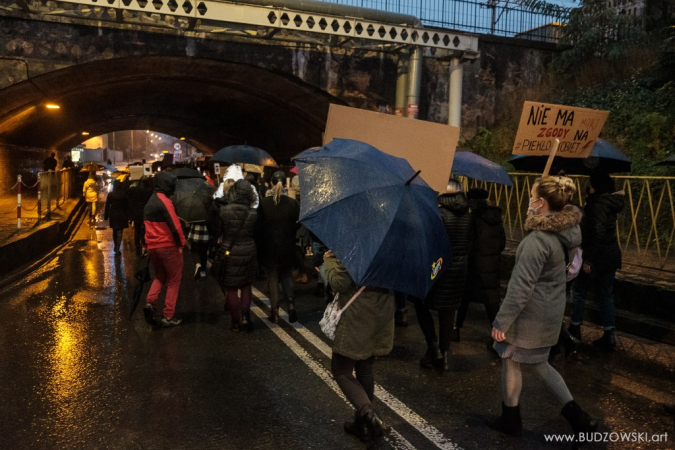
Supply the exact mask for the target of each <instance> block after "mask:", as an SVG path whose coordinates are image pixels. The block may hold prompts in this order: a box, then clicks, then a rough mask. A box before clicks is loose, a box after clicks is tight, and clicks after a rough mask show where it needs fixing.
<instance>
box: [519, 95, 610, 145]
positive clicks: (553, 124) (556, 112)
mask: <svg viewBox="0 0 675 450" xmlns="http://www.w3.org/2000/svg"><path fill="white" fill-rule="evenodd" d="M608 116H609V111H601V110H597V109H588V108H578V107H575V106H566V105H553V104H549V103H537V102H529V101H526V102H525V104H524V105H523V112H522V114H521V115H520V124H519V125H518V134H516V140H515V142H514V144H513V154H514V155H528V156H529V155H533V156H546V155H548V154H549V153H551V149H552V148H553V143H554V141H555V140H556V139H560V145H559V146H558V151H557V153H556V156H562V157H564V158H587V157H588V155H590V153H591V150H593V145H594V144H595V141H596V139H598V135H599V134H600V131H601V130H602V127H603V126H604V125H605V121H606V120H607V117H608Z"/></svg>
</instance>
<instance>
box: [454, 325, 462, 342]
mask: <svg viewBox="0 0 675 450" xmlns="http://www.w3.org/2000/svg"><path fill="white" fill-rule="evenodd" d="M459 330H460V329H459V328H457V327H455V328H453V329H452V340H453V341H454V342H459V341H460V339H462V338H461V336H460V334H459Z"/></svg>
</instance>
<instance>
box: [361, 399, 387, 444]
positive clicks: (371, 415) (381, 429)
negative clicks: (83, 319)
mask: <svg viewBox="0 0 675 450" xmlns="http://www.w3.org/2000/svg"><path fill="white" fill-rule="evenodd" d="M362 418H363V421H364V422H365V424H366V427H368V434H369V435H370V440H369V441H368V450H374V449H381V448H383V447H384V437H385V436H386V435H387V434H389V432H390V431H391V427H390V426H388V425H387V424H385V423H384V421H383V420H382V418H381V417H380V416H379V415H378V414H377V412H376V411H375V409H374V408H373V407H372V405H371V406H369V407H368V408H367V409H366V413H365V414H364V415H363V416H362Z"/></svg>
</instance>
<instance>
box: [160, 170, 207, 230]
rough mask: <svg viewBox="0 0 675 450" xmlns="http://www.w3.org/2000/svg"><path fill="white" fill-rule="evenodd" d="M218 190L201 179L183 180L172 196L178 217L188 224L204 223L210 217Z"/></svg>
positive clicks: (178, 183) (177, 185) (177, 183)
mask: <svg viewBox="0 0 675 450" xmlns="http://www.w3.org/2000/svg"><path fill="white" fill-rule="evenodd" d="M215 191H216V188H215V187H213V186H211V185H210V184H208V183H207V182H206V181H204V180H203V179H200V178H183V179H179V180H178V181H177V182H176V191H175V192H174V193H173V195H172V196H171V200H173V204H174V206H175V208H176V215H178V217H179V218H180V219H181V220H182V221H183V222H186V223H192V222H203V221H205V220H206V219H207V217H208V212H209V208H210V207H211V202H212V201H213V193H214V192H215Z"/></svg>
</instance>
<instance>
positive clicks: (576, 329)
mask: <svg viewBox="0 0 675 450" xmlns="http://www.w3.org/2000/svg"><path fill="white" fill-rule="evenodd" d="M567 332H568V333H569V335H570V336H572V338H574V339H576V340H577V341H579V342H581V325H574V324H573V323H571V324H570V326H569V327H567Z"/></svg>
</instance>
